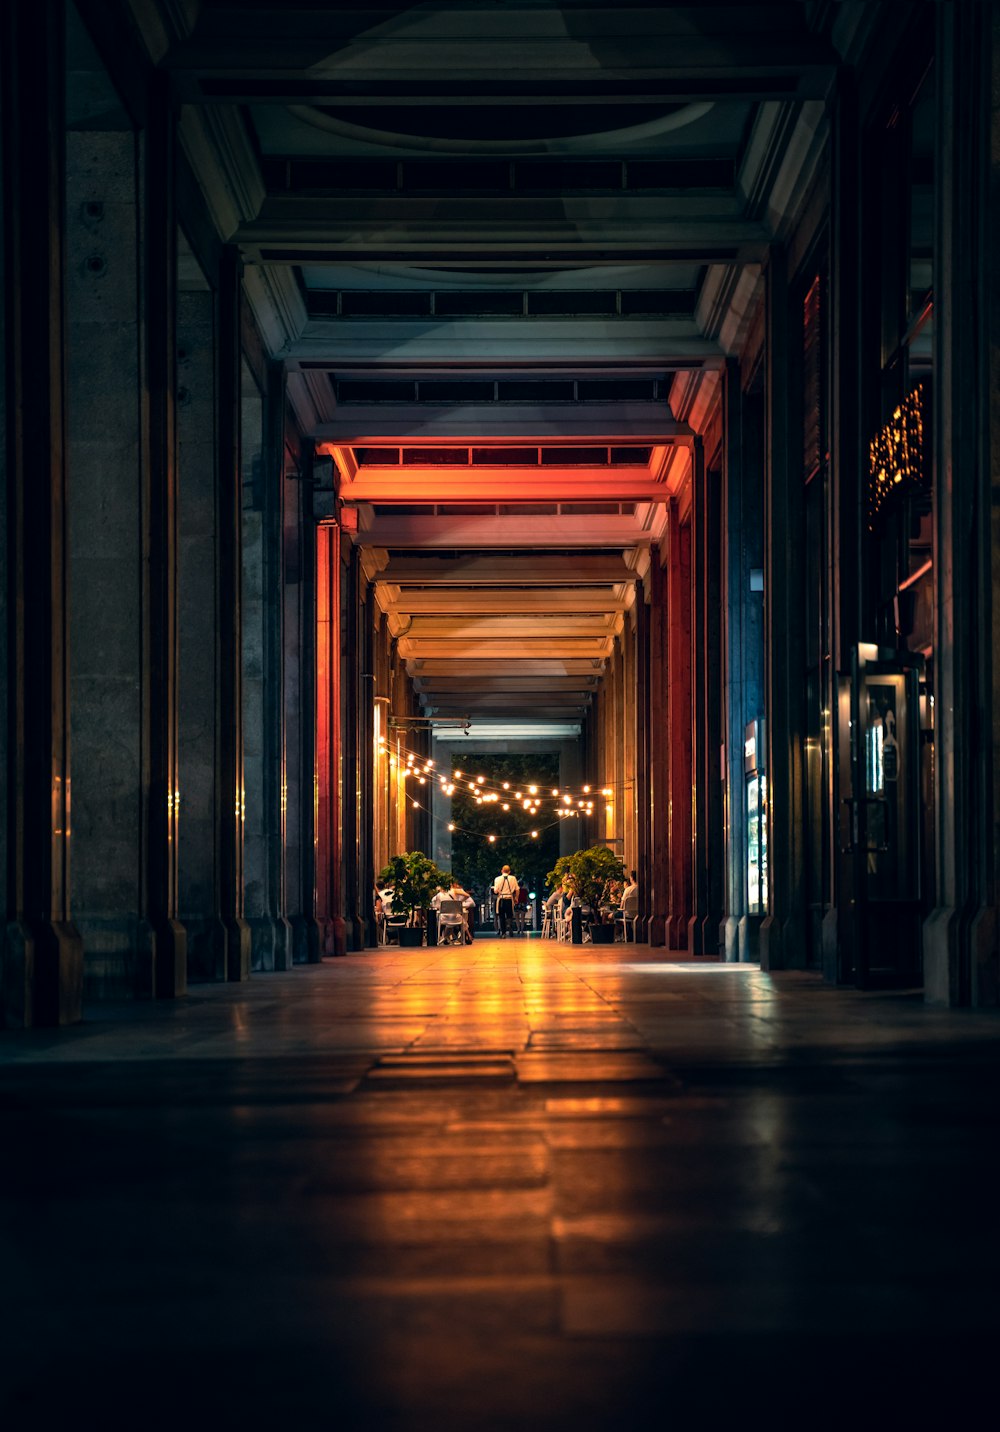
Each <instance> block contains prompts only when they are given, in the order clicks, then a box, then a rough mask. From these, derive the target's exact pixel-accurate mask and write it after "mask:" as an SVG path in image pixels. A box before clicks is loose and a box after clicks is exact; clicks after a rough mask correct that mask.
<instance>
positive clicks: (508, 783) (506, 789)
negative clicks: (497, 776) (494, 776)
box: [503, 781, 510, 791]
mask: <svg viewBox="0 0 1000 1432" xmlns="http://www.w3.org/2000/svg"><path fill="white" fill-rule="evenodd" d="M503 788H504V790H505V791H509V790H510V781H504V783H503Z"/></svg>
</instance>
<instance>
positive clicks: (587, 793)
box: [583, 786, 590, 796]
mask: <svg viewBox="0 0 1000 1432" xmlns="http://www.w3.org/2000/svg"><path fill="white" fill-rule="evenodd" d="M583 794H584V795H585V796H586V795H589V794H590V787H589V786H584V788H583Z"/></svg>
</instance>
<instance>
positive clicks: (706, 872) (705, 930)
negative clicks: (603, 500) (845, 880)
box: [688, 439, 724, 955]
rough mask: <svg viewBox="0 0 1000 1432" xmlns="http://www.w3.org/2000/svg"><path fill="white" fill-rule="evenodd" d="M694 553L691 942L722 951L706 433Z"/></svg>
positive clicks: (713, 553)
mask: <svg viewBox="0 0 1000 1432" xmlns="http://www.w3.org/2000/svg"><path fill="white" fill-rule="evenodd" d="M693 476H694V513H693V518H692V529H693V530H692V557H691V669H692V679H691V716H692V729H691V742H692V754H693V761H692V764H693V772H694V838H693V843H692V860H693V872H694V878H693V882H692V885H693V889H692V915H691V919H690V921H689V922H688V949H689V950H690V951H691V952H692V954H697V955H714V954H717V953H718V951H719V943H720V942H719V927H720V924H721V921H722V910H723V895H722V890H723V858H724V841H723V832H722V785H723V781H722V773H721V769H720V746H721V742H722V719H721V701H722V684H721V675H720V669H719V668H720V660H719V658H720V651H719V627H720V611H719V606H720V600H721V594H720V581H719V562H720V550H719V499H720V491H719V489H720V484H721V476H720V474H719V473H717V472H708V471H707V470H706V468H705V461H704V452H703V449H702V443H701V440H700V439H697V440H696V443H695V450H694V474H693Z"/></svg>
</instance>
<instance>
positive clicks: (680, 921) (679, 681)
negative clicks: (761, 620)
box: [664, 501, 694, 950]
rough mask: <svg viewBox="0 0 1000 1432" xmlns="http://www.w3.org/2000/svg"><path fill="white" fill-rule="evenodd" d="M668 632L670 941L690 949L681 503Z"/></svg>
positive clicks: (672, 539)
mask: <svg viewBox="0 0 1000 1432" xmlns="http://www.w3.org/2000/svg"><path fill="white" fill-rule="evenodd" d="M667 553H668V558H667V569H666V587H667V591H666V631H665V634H664V635H665V638H666V643H667V659H666V676H667V693H666V698H667V724H666V739H667V742H668V756H667V761H668V787H667V792H668V793H667V821H668V827H669V855H668V869H667V910H668V916H667V929H666V942H667V945H668V946H669V947H670V949H672V950H683V949H685V948H686V947H687V932H688V921H689V920H690V918H691V885H692V861H691V834H692V832H691V785H692V780H693V776H694V772H693V770H692V765H691V528H690V525H689V524H688V523H682V522H681V521H680V518H679V516H678V513H677V503H676V501H671V503H670V507H669V523H668V527H667Z"/></svg>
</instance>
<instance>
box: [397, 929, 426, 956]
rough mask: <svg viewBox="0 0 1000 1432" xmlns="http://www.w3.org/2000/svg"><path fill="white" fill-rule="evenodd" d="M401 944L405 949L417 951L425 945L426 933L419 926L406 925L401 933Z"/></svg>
mask: <svg viewBox="0 0 1000 1432" xmlns="http://www.w3.org/2000/svg"><path fill="white" fill-rule="evenodd" d="M399 943H400V944H401V945H402V946H403V948H404V949H411V950H415V949H416V948H417V946H418V945H422V944H423V943H424V932H423V930H421V928H420V926H419V925H404V926H403V928H402V929H401V930H400V932H399Z"/></svg>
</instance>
